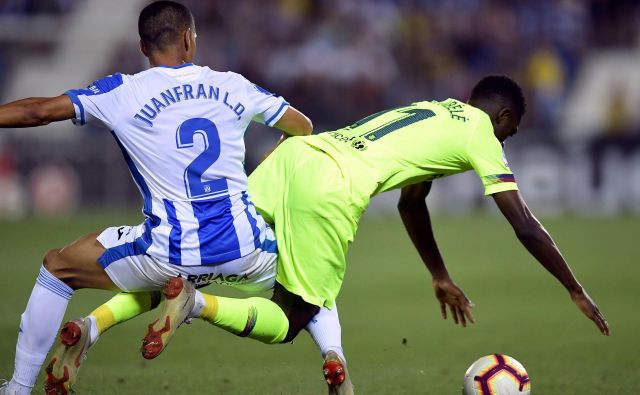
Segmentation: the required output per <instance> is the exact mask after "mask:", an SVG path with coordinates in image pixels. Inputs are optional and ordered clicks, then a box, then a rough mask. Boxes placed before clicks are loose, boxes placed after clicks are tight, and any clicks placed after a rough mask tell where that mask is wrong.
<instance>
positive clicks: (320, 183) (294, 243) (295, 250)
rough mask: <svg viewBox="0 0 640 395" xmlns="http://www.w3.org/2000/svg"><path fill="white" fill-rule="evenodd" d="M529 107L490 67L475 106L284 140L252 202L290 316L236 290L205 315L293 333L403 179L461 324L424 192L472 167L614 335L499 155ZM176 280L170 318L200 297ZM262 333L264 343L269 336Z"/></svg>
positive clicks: (397, 114)
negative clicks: (274, 252) (270, 230)
mask: <svg viewBox="0 0 640 395" xmlns="http://www.w3.org/2000/svg"><path fill="white" fill-rule="evenodd" d="M524 111H525V100H524V97H523V94H522V91H521V89H520V87H519V86H518V85H517V84H516V83H515V82H514V81H513V80H511V79H510V78H508V77H505V76H489V77H485V78H484V79H482V80H481V81H480V82H479V83H478V84H477V85H476V86H475V87H474V88H473V91H472V93H471V97H470V99H469V103H468V104H465V103H463V102H460V101H457V100H454V99H448V100H445V101H442V102H435V101H434V102H428V101H424V102H417V103H413V104H411V105H409V106H406V107H399V108H394V109H391V110H387V111H382V112H380V113H377V114H373V115H371V116H369V117H366V118H364V119H362V120H360V121H358V122H356V123H354V124H352V125H351V126H348V127H345V128H343V129H339V130H337V131H332V132H326V133H321V134H318V135H313V136H306V137H292V138H288V139H286V140H284V142H283V143H282V144H281V145H280V146H279V147H278V148H277V149H276V150H275V151H274V152H273V153H272V154H271V155H270V156H269V157H268V158H267V159H266V160H265V161H264V162H263V163H262V164H261V165H260V166H259V167H258V168H257V169H256V170H255V171H254V173H253V174H251V176H250V178H249V192H250V193H251V196H252V199H253V201H254V202H255V205H256V208H257V209H258V211H259V212H260V213H261V214H262V215H263V216H264V218H265V219H266V220H267V221H269V222H271V223H272V224H274V225H275V232H276V238H277V240H278V247H279V251H278V253H279V257H278V264H277V276H276V286H275V289H274V295H273V297H272V299H271V301H272V302H273V303H275V304H276V305H277V306H278V307H279V309H280V310H281V311H282V313H283V314H278V315H273V314H270V313H269V311H264V312H263V311H261V309H260V306H259V305H255V304H254V303H253V302H252V299H237V300H234V302H233V305H232V304H231V303H230V302H229V299H228V298H218V297H216V296H212V295H204V294H203V296H200V304H201V305H202V306H203V307H202V308H201V309H200V311H199V313H198V316H199V317H200V318H203V319H205V320H207V321H209V322H211V323H213V324H214V325H216V326H219V327H221V328H223V329H225V330H227V331H230V332H232V333H235V334H242V335H243V336H248V337H252V334H251V329H250V328H251V327H252V325H254V322H253V321H255V320H256V319H258V320H260V319H262V320H269V321H270V322H271V325H270V327H273V328H277V329H278V332H279V333H286V335H285V336H284V337H282V336H280V337H279V336H276V334H275V333H274V336H271V338H272V339H274V340H273V341H269V342H271V343H278V342H288V341H291V340H292V339H293V338H294V337H295V336H296V335H297V334H298V333H299V331H300V330H301V329H302V328H304V327H305V325H307V323H308V322H309V320H310V319H311V318H312V317H313V316H314V315H315V314H316V313H317V312H318V311H319V309H320V307H321V306H325V307H327V308H329V309H331V308H333V306H334V303H335V299H336V297H337V295H338V293H339V290H340V287H341V285H342V280H343V276H344V272H345V267H346V261H345V256H346V252H347V247H348V245H349V244H350V243H351V242H352V241H353V238H354V236H355V232H356V228H357V224H358V220H359V218H360V215H361V214H362V212H363V211H364V210H365V209H366V207H367V205H368V203H369V200H370V199H371V197H372V196H375V195H376V194H378V193H381V192H384V191H388V190H391V189H396V188H401V189H402V192H401V196H400V201H399V203H398V209H399V211H400V215H401V217H402V220H403V222H404V225H405V227H406V229H407V231H408V233H409V236H410V237H411V240H412V241H413V243H414V245H415V247H416V248H417V250H418V252H419V254H420V256H421V258H422V260H423V261H424V264H425V265H426V267H427V268H428V270H429V271H430V272H431V275H432V277H433V279H432V285H433V288H434V291H435V295H436V298H437V299H438V301H439V303H440V308H441V313H442V317H443V318H444V319H446V318H447V309H449V311H450V313H451V316H452V319H453V321H454V322H455V323H456V324H458V323H461V324H462V325H463V326H466V324H467V321H469V322H473V315H472V313H471V308H472V307H473V304H472V303H471V302H470V301H469V299H468V298H467V297H466V296H465V294H464V292H463V291H462V290H461V289H460V288H459V287H458V286H457V285H456V284H455V283H454V282H453V280H452V279H451V278H450V276H449V274H448V272H447V269H446V266H445V264H444V260H443V258H442V256H441V254H440V252H439V249H438V246H437V244H436V241H435V238H434V236H433V231H432V228H431V222H430V217H429V212H428V209H427V205H426V202H425V198H426V197H427V195H428V193H429V191H430V189H431V184H432V181H433V180H434V179H437V178H440V177H444V176H449V175H453V174H457V173H462V172H465V171H468V170H474V171H475V172H476V173H477V174H478V175H479V176H480V178H481V180H482V182H483V184H484V188H485V194H486V195H490V196H492V197H493V199H494V201H495V202H496V204H497V205H498V207H499V209H500V211H501V212H502V214H503V215H504V216H505V217H506V219H507V220H508V221H509V223H510V224H511V225H512V226H513V229H514V231H515V233H516V236H517V237H518V239H519V240H520V242H521V243H522V244H523V245H524V246H525V248H527V250H528V251H529V252H530V253H531V254H532V255H533V256H534V257H535V258H536V259H537V260H538V261H539V262H540V263H541V264H542V265H543V266H544V267H545V268H546V269H547V270H548V271H549V272H550V273H551V274H552V275H553V276H554V277H556V278H557V279H558V280H559V281H560V283H561V284H562V285H563V286H564V287H565V288H566V289H567V291H568V292H569V295H570V297H571V299H572V301H573V302H574V303H575V304H576V306H577V307H578V308H579V309H580V311H582V313H583V314H584V315H586V316H587V318H589V319H591V320H592V321H593V322H594V323H595V324H596V326H597V327H598V329H599V330H600V331H601V332H602V333H603V334H605V335H608V334H609V326H608V323H607V322H606V320H605V318H604V316H603V315H602V314H601V313H600V311H599V310H598V307H597V306H596V304H595V303H594V302H593V300H592V299H591V298H590V297H589V295H588V294H587V292H586V291H585V290H584V288H583V287H582V285H581V284H580V283H579V282H578V281H577V280H576V278H575V277H574V275H573V273H572V272H571V269H570V268H569V266H568V264H567V263H566V261H565V260H564V258H563V257H562V255H561V253H560V251H559V250H558V248H557V246H556V245H555V244H554V242H553V240H552V239H551V237H550V235H549V234H548V233H547V232H546V231H545V229H544V228H543V227H542V225H541V224H540V223H539V222H538V220H537V219H536V218H535V217H534V216H533V214H532V213H531V211H530V210H529V209H528V208H527V206H526V204H525V202H524V200H523V199H522V198H521V196H520V194H519V192H518V187H517V184H516V182H515V178H514V176H513V174H512V172H511V170H510V169H509V167H508V166H507V164H506V161H505V160H504V157H503V151H502V144H503V142H504V141H505V140H506V139H507V138H508V137H509V136H512V135H514V134H516V133H517V131H518V125H519V123H520V119H521V118H522V116H523V115H524ZM177 281H178V282H181V283H182V284H183V285H182V287H181V288H180V287H179V288H180V290H179V293H180V296H179V297H176V298H174V299H168V300H167V301H166V302H165V306H164V308H163V309H162V311H161V312H160V315H159V317H158V320H157V322H160V323H162V322H165V320H166V319H169V318H171V317H172V316H173V315H175V314H176V313H175V312H176V311H179V310H180V309H179V305H180V304H182V303H184V301H185V300H186V299H191V298H194V296H193V294H194V292H193V289H192V286H191V285H190V284H189V283H188V282H187V281H185V280H183V279H177ZM174 285H175V284H174ZM168 287H169V284H168ZM169 291H171V290H169ZM140 312H142V311H140ZM129 318H130V317H129ZM247 328H249V329H247ZM151 329H152V330H150V333H149V334H148V336H147V338H146V340H145V341H144V342H143V349H142V350H143V353H145V352H146V351H149V352H152V353H153V354H154V355H153V356H156V355H158V354H159V353H160V352H161V351H162V350H163V349H164V347H166V345H167V342H168V341H169V340H170V338H171V335H172V334H173V333H174V331H169V332H166V333H163V334H162V336H161V337H160V338H157V337H153V336H150V335H153V334H154V333H157V331H158V330H161V325H156V326H154V327H152V328H151ZM261 336H262V339H260V340H262V341H264V338H265V337H267V336H265V334H264V333H262V334H261ZM256 338H257V336H256ZM329 379H331V377H329ZM330 384H331V383H330ZM337 384H338V386H336V388H339V384H340V383H337ZM336 393H338V392H336Z"/></svg>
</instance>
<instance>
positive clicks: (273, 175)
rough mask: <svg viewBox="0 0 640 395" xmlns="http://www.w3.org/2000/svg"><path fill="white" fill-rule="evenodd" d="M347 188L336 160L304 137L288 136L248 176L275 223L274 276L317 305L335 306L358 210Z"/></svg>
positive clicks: (265, 213)
mask: <svg viewBox="0 0 640 395" xmlns="http://www.w3.org/2000/svg"><path fill="white" fill-rule="evenodd" d="M350 190H351V188H350V183H349V182H348V179H347V178H345V177H344V176H343V174H342V172H341V171H340V168H339V167H338V164H337V163H336V162H335V161H334V160H333V159H332V158H331V157H330V156H329V155H327V154H326V153H324V152H323V151H321V150H319V149H317V148H314V147H312V146H310V145H308V144H307V143H305V142H304V137H293V138H289V139H287V140H286V141H285V142H283V143H282V144H281V145H280V146H279V147H278V148H277V149H276V150H275V151H274V152H273V153H272V154H271V155H270V156H269V157H268V158H267V159H266V160H265V161H264V162H263V163H262V164H261V165H260V166H258V168H257V169H256V170H255V171H254V172H253V173H252V174H251V176H250V177H249V193H250V195H251V200H252V201H253V203H254V204H255V206H256V208H257V210H258V212H259V213H260V214H261V215H262V216H263V217H264V218H265V220H266V221H267V222H269V223H271V224H272V225H274V227H275V233H276V240H277V242H278V264H277V270H278V273H277V275H276V280H277V281H278V282H279V283H280V284H281V285H283V286H284V287H285V288H286V289H287V290H289V291H290V292H292V293H294V294H296V295H299V296H301V297H302V298H303V299H304V300H305V301H307V302H308V303H311V304H314V305H316V306H327V307H329V308H331V307H333V304H334V302H335V299H336V297H337V296H338V293H339V292H340V287H341V286H342V280H343V278H344V272H345V265H346V261H345V257H346V254H347V247H348V245H349V244H350V243H351V242H352V241H353V237H354V235H355V233H356V229H357V226H358V220H359V217H360V214H361V212H362V210H361V209H359V208H357V207H356V206H355V205H354V204H353V203H352V200H351V195H350Z"/></svg>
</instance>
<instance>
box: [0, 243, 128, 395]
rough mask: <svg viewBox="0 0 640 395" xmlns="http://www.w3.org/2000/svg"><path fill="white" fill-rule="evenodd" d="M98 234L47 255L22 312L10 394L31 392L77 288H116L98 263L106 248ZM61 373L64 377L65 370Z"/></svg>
mask: <svg viewBox="0 0 640 395" xmlns="http://www.w3.org/2000/svg"><path fill="white" fill-rule="evenodd" d="M97 235H98V232H96V233H92V234H89V235H86V236H83V237H81V238H80V239H78V240H76V241H74V242H73V243H71V244H69V245H68V246H66V247H64V248H62V249H55V250H51V251H49V252H48V253H47V254H46V255H45V257H44V260H43V265H42V267H41V268H40V274H39V276H38V278H37V280H36V284H35V286H34V288H33V291H32V293H31V296H30V298H29V302H28V303H27V308H26V310H25V312H24V313H23V314H22V319H21V322H20V332H19V334H18V341H17V345H16V359H15V370H14V374H13V377H12V379H11V381H10V382H9V386H8V387H9V388H8V389H9V392H10V393H12V392H13V393H17V394H23V393H25V394H28V393H30V392H31V389H32V387H33V385H34V384H35V381H36V378H37V376H38V374H39V372H40V368H41V367H42V364H43V363H44V360H45V358H46V355H47V352H48V351H49V349H50V348H51V346H52V344H53V342H54V340H55V338H56V334H57V333H58V328H59V327H60V324H61V322H62V318H63V317H64V313H65V310H66V308H67V304H68V301H69V299H70V298H71V296H72V295H73V291H74V290H76V289H80V288H99V289H116V286H115V285H114V284H113V282H112V281H111V279H110V278H109V277H108V276H107V274H106V273H105V272H104V270H103V269H102V267H101V266H100V265H99V264H98V262H97V261H98V258H99V257H100V255H102V253H103V252H104V247H102V245H101V244H100V243H99V242H98V241H97V240H96V236H97ZM55 365H56V364H54V368H55V367H56V366H55ZM58 366H59V365H58ZM54 370H55V369H54ZM60 372H61V375H62V376H64V369H62V370H61V371H60Z"/></svg>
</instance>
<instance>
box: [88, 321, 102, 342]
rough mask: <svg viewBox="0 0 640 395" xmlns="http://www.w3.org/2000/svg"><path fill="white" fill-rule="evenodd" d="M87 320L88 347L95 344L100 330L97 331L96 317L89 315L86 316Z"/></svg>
mask: <svg viewBox="0 0 640 395" xmlns="http://www.w3.org/2000/svg"><path fill="white" fill-rule="evenodd" d="M87 319H88V320H89V325H90V326H89V347H91V346H93V345H94V344H96V342H97V341H98V338H99V337H100V332H99V331H98V322H97V321H96V317H94V316H92V315H90V316H88V317H87Z"/></svg>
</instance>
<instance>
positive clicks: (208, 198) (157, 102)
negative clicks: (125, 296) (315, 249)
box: [66, 64, 288, 265]
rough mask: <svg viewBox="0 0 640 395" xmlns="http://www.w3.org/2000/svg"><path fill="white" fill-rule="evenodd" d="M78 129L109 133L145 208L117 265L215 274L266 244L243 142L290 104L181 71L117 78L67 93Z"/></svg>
mask: <svg viewBox="0 0 640 395" xmlns="http://www.w3.org/2000/svg"><path fill="white" fill-rule="evenodd" d="M66 94H67V95H68V96H69V97H70V98H71V100H72V102H73V104H74V107H75V110H76V119H74V123H75V124H79V125H84V124H85V123H87V122H92V121H93V120H95V121H99V122H101V123H103V124H104V125H106V126H107V127H108V128H109V129H110V130H111V131H112V132H111V133H112V134H113V136H114V137H115V139H116V141H117V143H118V145H119V146H120V148H121V149H122V152H123V154H124V157H125V159H126V161H127V164H128V166H129V170H130V171H131V174H132V176H133V179H134V180H135V182H136V183H137V184H138V187H139V188H140V191H141V193H142V196H143V199H144V206H143V210H142V211H143V213H144V215H145V216H146V220H145V232H144V233H143V234H142V235H141V236H140V237H139V238H138V239H136V240H135V242H133V243H129V245H127V246H126V247H123V248H121V250H119V251H118V252H117V255H120V254H122V255H137V254H142V253H146V254H148V255H151V256H153V257H156V258H158V259H162V260H164V261H168V262H170V263H173V264H177V265H212V264H217V263H221V262H225V261H229V260H232V259H236V258H239V257H242V256H245V255H247V254H249V253H251V252H252V251H254V250H255V249H256V248H259V247H261V246H262V244H263V243H264V242H265V235H264V233H265V230H266V228H267V226H268V225H266V224H265V222H264V220H263V219H262V217H261V216H260V215H259V214H258V213H257V212H256V210H255V208H254V206H253V204H252V203H251V202H250V200H249V196H248V194H247V175H246V173H245V171H244V155H245V146H244V133H245V130H246V128H247V126H249V123H250V122H251V121H252V120H255V121H258V122H261V123H264V124H266V125H268V126H273V124H275V123H276V122H277V121H278V120H279V119H280V117H281V116H282V114H284V112H285V110H286V107H287V106H288V103H287V102H286V101H285V100H284V99H283V98H282V97H278V96H275V95H273V94H271V93H269V92H268V91H266V90H264V89H262V88H260V87H259V86H257V85H255V84H252V83H251V82H249V81H248V80H247V79H245V78H244V77H243V76H241V75H239V74H236V73H232V72H217V71H214V70H211V69H210V68H208V67H201V66H197V65H193V64H184V65H181V66H177V67H154V68H151V69H149V70H146V71H143V72H141V73H138V74H135V75H122V74H114V75H110V76H107V77H105V78H102V79H100V80H97V81H95V82H94V83H93V84H91V85H90V86H89V87H87V88H86V89H76V90H70V91H67V92H66Z"/></svg>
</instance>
